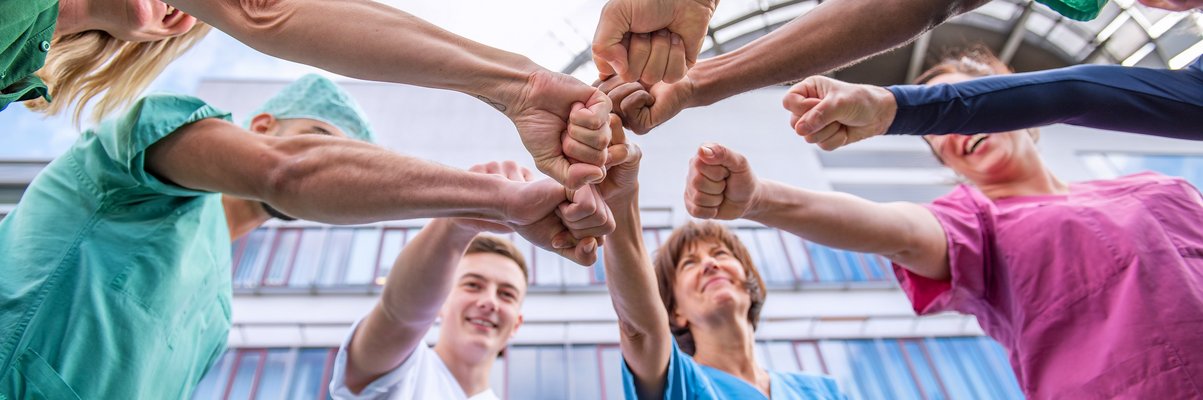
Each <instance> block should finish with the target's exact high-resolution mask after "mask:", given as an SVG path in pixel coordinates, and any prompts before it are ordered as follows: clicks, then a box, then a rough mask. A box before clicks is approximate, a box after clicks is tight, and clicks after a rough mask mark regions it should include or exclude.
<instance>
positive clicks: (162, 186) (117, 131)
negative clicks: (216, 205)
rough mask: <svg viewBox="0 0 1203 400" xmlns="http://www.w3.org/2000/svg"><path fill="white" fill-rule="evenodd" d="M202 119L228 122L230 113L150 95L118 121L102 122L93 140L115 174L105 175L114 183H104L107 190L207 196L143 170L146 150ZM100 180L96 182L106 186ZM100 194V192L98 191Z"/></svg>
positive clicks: (191, 101) (201, 103)
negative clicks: (113, 179)
mask: <svg viewBox="0 0 1203 400" xmlns="http://www.w3.org/2000/svg"><path fill="white" fill-rule="evenodd" d="M206 118H220V119H223V120H226V121H230V120H231V118H230V113H228V112H225V111H222V110H219V109H217V108H215V107H213V106H211V105H209V104H207V103H205V102H204V101H203V100H201V99H198V98H195V97H192V96H183V95H172V94H153V95H149V96H146V97H143V98H142V99H139V100H138V101H137V102H136V103H134V105H133V106H131V107H130V109H129V111H127V112H126V113H125V114H124V115H123V116H121V117H120V118H117V119H114V120H110V121H106V123H103V124H102V125H101V126H100V127H98V128H97V129H96V133H95V134H96V136H97V137H98V139H99V140H100V142H101V143H102V145H103V146H104V149H105V152H106V153H107V155H108V157H109V158H110V159H111V161H112V162H113V163H114V164H115V166H116V167H117V168H118V170H119V171H121V172H123V173H124V176H122V174H116V175H109V176H108V178H110V179H112V178H114V177H115V178H116V179H115V180H116V181H117V182H108V183H109V186H110V187H108V188H107V189H114V188H124V189H130V190H134V191H135V192H144V193H149V194H161V195H168V196H177V197H191V196H199V195H204V194H209V192H205V191H200V190H194V189H189V188H185V187H182V186H178V185H175V184H173V183H170V182H166V181H164V180H161V179H159V178H157V177H155V176H154V174H151V173H150V172H149V171H147V170H146V149H148V148H150V146H152V145H154V144H155V143H158V141H160V140H162V139H163V138H165V137H167V136H169V135H171V134H172V133H174V132H175V131H176V130H178V129H179V128H181V127H183V126H186V125H188V124H191V123H193V122H197V121H200V120H202V119H206ZM104 180H105V179H104V178H101V179H98V181H99V182H98V183H99V184H100V185H101V186H106V182H104ZM102 190H103V189H102Z"/></svg>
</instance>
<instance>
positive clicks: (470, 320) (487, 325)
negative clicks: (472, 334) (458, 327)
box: [468, 318, 497, 329]
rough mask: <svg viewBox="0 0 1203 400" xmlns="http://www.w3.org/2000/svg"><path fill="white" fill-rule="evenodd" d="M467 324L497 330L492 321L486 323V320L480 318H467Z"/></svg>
mask: <svg viewBox="0 0 1203 400" xmlns="http://www.w3.org/2000/svg"><path fill="white" fill-rule="evenodd" d="M468 323H470V324H472V325H477V326H480V327H482V328H488V329H497V324H496V323H494V322H492V321H488V320H483V319H480V318H468Z"/></svg>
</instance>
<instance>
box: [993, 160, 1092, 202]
mask: <svg viewBox="0 0 1203 400" xmlns="http://www.w3.org/2000/svg"><path fill="white" fill-rule="evenodd" d="M1026 165H1027V166H1026V167H1025V170H1024V172H1023V173H1021V174H1020V176H1019V178H1017V179H1010V180H1006V181H1000V182H984V183H975V185H976V186H977V188H978V190H981V191H982V194H984V195H986V197H988V198H990V200H998V199H1002V198H1006V197H1015V196H1041V195H1057V194H1068V193H1069V185H1068V184H1066V183H1065V182H1062V181H1061V179H1058V178H1057V176H1056V175H1053V172H1052V171H1049V170H1048V168H1045V167H1044V161H1043V160H1041V159H1040V158H1039V157H1033V159H1032V160H1031V161H1030V163H1028V164H1026Z"/></svg>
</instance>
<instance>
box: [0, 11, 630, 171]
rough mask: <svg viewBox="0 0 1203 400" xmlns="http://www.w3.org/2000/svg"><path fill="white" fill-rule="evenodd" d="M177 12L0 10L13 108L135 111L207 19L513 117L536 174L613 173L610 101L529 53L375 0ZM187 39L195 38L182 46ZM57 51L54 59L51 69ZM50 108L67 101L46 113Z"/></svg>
mask: <svg viewBox="0 0 1203 400" xmlns="http://www.w3.org/2000/svg"><path fill="white" fill-rule="evenodd" d="M170 3H171V4H170V5H169V4H166V3H163V2H161V1H158V0H78V1H69V2H68V1H61V2H60V1H46V0H35V1H25V0H0V11H3V12H4V16H5V17H4V19H3V20H2V21H0V45H2V46H4V47H3V49H2V50H0V83H3V84H4V85H3V86H0V88H3V90H2V91H0V92H2V93H4V94H5V96H7V97H6V98H7V100H5V102H4V103H3V104H8V103H10V102H13V101H21V100H29V99H35V98H42V99H43V102H37V103H35V104H34V107H35V108H36V109H41V110H44V111H48V112H51V113H54V112H57V111H59V110H63V109H67V108H68V107H74V110H75V116H76V119H77V120H78V119H79V116H80V114H81V113H82V111H83V109H84V107H85V105H86V104H87V103H88V101H89V100H91V99H92V98H93V97H97V96H98V95H99V94H100V93H104V95H103V96H104V97H103V98H102V100H101V101H100V102H99V103H97V107H96V108H95V113H94V116H95V117H96V119H100V118H101V117H104V116H107V115H108V113H110V112H113V111H116V110H119V109H121V108H122V107H124V106H126V105H128V103H129V102H130V101H131V100H133V99H134V98H135V97H136V96H137V95H138V94H140V92H141V91H142V90H143V89H144V88H145V87H146V85H147V84H149V82H150V81H151V80H153V79H154V77H155V76H157V75H158V73H159V72H160V71H161V70H162V69H163V67H164V66H165V65H166V64H167V63H168V62H170V61H171V60H172V59H174V57H175V56H177V55H179V53H182V52H183V51H184V50H185V49H186V48H187V46H188V45H190V44H191V43H193V42H194V41H196V40H198V39H200V37H201V36H203V34H204V30H203V29H192V27H193V26H195V25H196V19H197V18H199V19H200V20H201V21H204V22H206V23H209V24H212V25H213V26H215V27H217V28H218V29H220V30H222V31H223V32H225V33H227V34H229V35H231V36H233V37H235V38H237V39H238V40H240V41H242V42H244V43H246V44H247V45H249V46H251V47H254V48H255V49H257V50H260V51H262V52H264V53H267V54H270V55H273V56H277V57H281V58H284V59H287V60H291V61H296V62H301V63H305V64H309V65H313V66H316V67H320V68H324V69H327V70H330V71H332V72H335V73H339V74H343V75H347V76H351V77H355V78H361V79H369V80H378V81H389V82H397V83H406V84H412V85H419V86H426V87H433V88H440V89H451V90H456V91H459V92H463V93H466V94H469V95H471V96H473V97H476V98H478V99H480V100H481V101H483V102H485V103H486V104H488V105H489V106H491V107H493V108H495V109H497V110H498V111H500V112H502V113H504V114H505V115H506V116H507V117H509V118H510V119H511V120H512V121H513V122H514V125H515V127H516V128H517V130H518V135H519V137H520V138H521V139H522V143H523V145H525V146H526V148H527V150H528V151H529V152H530V153H531V155H532V157H533V158H534V160H535V165H536V166H537V167H538V168H539V170H540V171H543V172H544V173H546V174H547V175H548V176H551V177H552V178H554V179H556V180H557V181H558V182H561V183H563V184H565V185H567V186H569V187H570V188H571V189H577V188H579V187H581V186H584V185H585V184H588V183H597V182H600V181H601V179H602V178H603V177H604V175H605V172H604V170H603V166H604V164H605V157H606V155H605V150H606V147H607V145H608V143H609V137H607V136H605V133H606V130H605V129H604V128H605V125H606V121H607V120H608V119H609V113H610V111H611V106H610V101H609V99H608V98H606V96H605V95H604V94H603V93H601V92H600V91H598V90H597V89H595V88H593V87H590V86H589V85H586V84H584V83H582V82H580V81H579V80H577V79H575V78H572V77H570V76H568V75H564V74H561V73H556V72H552V71H549V70H547V69H546V68H543V67H540V66H539V65H537V64H535V63H534V62H532V61H531V60H529V59H527V58H526V57H523V56H521V55H518V54H513V53H510V52H506V51H503V50H499V49H495V48H492V47H489V46H485V45H482V44H480V43H476V42H473V41H471V40H467V39H465V38H463V37H460V36H458V35H455V34H453V33H451V32H448V31H445V30H443V29H441V28H439V27H437V26H434V25H432V24H430V23H428V22H426V21H423V20H421V19H419V18H416V17H414V16H413V15H410V14H408V13H405V12H404V11H401V10H397V9H395V8H392V7H389V6H387V5H383V4H380V3H378V2H375V1H371V0H348V1H339V2H330V1H323V0H296V1H239V0H221V1H213V0H170ZM177 7H178V9H177ZM56 14H57V16H56ZM10 15H12V16H13V17H9V16H10ZM193 16H195V18H194V17H193ZM346 21H355V23H353V24H352V23H346ZM184 32H195V33H192V34H190V35H185V36H186V37H185V36H180V35H183V34H184ZM51 37H55V38H56V39H53V40H52V39H51ZM172 37H176V38H175V39H168V38H172ZM164 39H168V40H164ZM131 41H136V42H142V41H146V42H148V43H141V44H139V43H129V42H131ZM67 42H77V43H78V45H66V44H65V43H67ZM47 52H52V53H50V54H51V56H50V58H49V59H48V58H47V55H46V54H47ZM43 60H49V61H47V63H48V64H47V66H46V67H45V68H42V70H41V71H40V72H37V74H36V75H35V71H38V68H40V67H42V62H43ZM39 77H40V78H41V79H42V80H45V82H42V80H39ZM60 91H61V93H60ZM52 99H57V100H56V101H55V102H51V103H50V104H49V105H47V104H45V103H44V101H47V100H52ZM56 103H57V104H56ZM565 132H567V135H566V136H565V135H564V133H565Z"/></svg>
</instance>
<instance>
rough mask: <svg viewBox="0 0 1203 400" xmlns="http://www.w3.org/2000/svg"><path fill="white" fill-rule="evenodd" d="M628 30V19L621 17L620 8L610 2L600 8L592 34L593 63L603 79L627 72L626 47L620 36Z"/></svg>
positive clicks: (629, 28)
mask: <svg viewBox="0 0 1203 400" xmlns="http://www.w3.org/2000/svg"><path fill="white" fill-rule="evenodd" d="M630 30H631V22H630V19H628V18H624V17H623V15H622V10H620V9H619V8H618V7H616V6H613V5H612V3H608V4H606V6H605V7H604V8H602V15H601V19H600V20H598V22H597V31H596V32H595V33H594V34H593V63H594V64H597V70H598V72H599V73H600V75H601V77H602V78H603V79H605V78H608V77H610V76H613V75H614V74H619V75H622V74H625V73H626V72H627V48H626V46H624V45H623V44H622V38H623V36H625V35H626V33H627V32H628V31H630Z"/></svg>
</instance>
